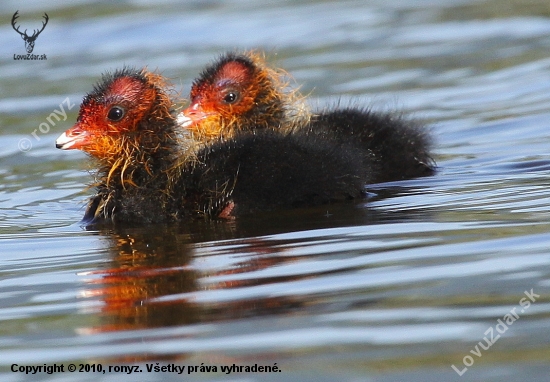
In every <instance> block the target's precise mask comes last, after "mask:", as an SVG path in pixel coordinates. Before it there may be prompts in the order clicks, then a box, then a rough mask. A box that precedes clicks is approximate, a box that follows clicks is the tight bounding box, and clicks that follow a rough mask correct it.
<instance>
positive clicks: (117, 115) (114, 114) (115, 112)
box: [107, 106, 125, 122]
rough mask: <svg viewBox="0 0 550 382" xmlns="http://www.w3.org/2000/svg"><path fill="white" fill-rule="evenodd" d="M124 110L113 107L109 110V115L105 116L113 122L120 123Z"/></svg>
mask: <svg viewBox="0 0 550 382" xmlns="http://www.w3.org/2000/svg"><path fill="white" fill-rule="evenodd" d="M124 114H125V113H124V109H123V108H121V107H120V106H113V107H112V108H111V110H109V113H108V114H107V118H109V119H110V120H111V121H113V122H117V121H120V120H121V119H122V117H124Z"/></svg>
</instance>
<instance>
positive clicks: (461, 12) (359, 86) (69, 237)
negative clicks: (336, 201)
mask: <svg viewBox="0 0 550 382" xmlns="http://www.w3.org/2000/svg"><path fill="white" fill-rule="evenodd" d="M21 3H22V2H16V1H4V2H2V4H1V5H0V14H1V16H2V17H1V20H2V23H1V25H0V47H1V49H0V53H1V54H0V73H1V78H0V89H1V92H0V126H1V129H0V179H1V180H0V321H1V324H0V372H1V379H2V380H6V381H19V380H27V379H29V380H60V381H61V380H83V381H85V380H93V381H97V380H101V381H111V380H117V381H121V380H128V381H130V380H131V381H134V380H183V379H184V378H185V379H186V380H189V379H191V380H212V381H253V380H270V381H281V380H305V381H335V380H344V381H452V380H465V381H503V380H508V381H518V380H524V381H543V380H548V374H549V372H550V367H549V366H548V365H549V364H550V350H549V349H550V347H549V343H550V212H549V210H550V191H549V186H550V175H549V174H550V150H549V149H550V133H549V132H550V56H549V52H550V5H549V4H550V3H549V2H548V1H543V0H533V1H529V2H524V1H507V2H501V1H496V0H488V1H474V0H462V1H460V0H459V1H456V0H453V1H450V0H438V1H434V0H422V1H413V0H403V1H393V2H388V1H374V0H373V1H339V2H336V1H334V2H331V1H324V2H312V1H277V2H270V3H266V4H261V3H258V2H256V1H247V0H242V1H224V2H222V1H208V2H202V1H187V2H183V4H182V3H180V2H176V1H169V0H167V1H161V2H149V1H141V0H135V1H127V2H118V3H115V2H112V3H109V2H97V3H96V2H90V1H79V2H76V3H74V2H69V1H53V2H52V1H48V2H40V1H37V2H33V3H32V4H31V2H25V3H24V4H21ZM16 10H19V13H20V19H19V21H20V23H21V25H22V26H23V28H28V29H29V30H32V29H33V27H34V28H37V27H38V26H39V25H40V20H41V17H42V15H43V13H44V12H47V13H48V15H49V23H48V25H47V26H46V28H45V29H44V31H43V32H42V34H41V35H40V36H39V37H38V38H37V40H36V46H35V51H34V53H35V54H46V55H47V60H46V61H18V60H14V59H13V56H14V54H23V53H24V52H25V47H24V42H23V41H22V40H21V38H20V37H19V36H18V35H17V33H15V31H14V30H13V29H12V27H11V25H10V24H9V20H10V19H11V17H12V15H13V13H14V12H15V11H16ZM37 23H38V25H35V24H37ZM252 48H256V49H262V50H265V51H267V52H268V57H269V61H270V62H271V63H273V65H276V66H280V67H283V68H285V69H286V70H287V71H288V72H289V73H291V74H292V76H293V77H294V79H295V81H296V86H301V90H302V92H304V93H305V94H309V99H310V103H311V105H312V107H314V108H320V107H324V106H327V105H334V104H336V103H338V102H340V104H344V105H345V104H350V103H351V104H353V105H357V104H359V105H370V106H371V107H372V108H374V109H375V110H393V109H395V110H398V111H400V112H403V113H405V114H407V115H412V116H414V117H415V118H418V119H421V120H424V121H425V122H426V124H427V126H428V128H430V129H431V130H432V132H433V135H434V137H435V139H436V141H437V146H436V159H437V162H438V164H439V167H440V168H439V172H438V174H437V175H435V176H433V177H430V178H423V179H416V180H411V181H404V182H395V183H391V184H380V185H372V186H369V187H368V190H369V191H370V195H371V197H370V198H369V199H368V200H366V201H362V202H360V203H355V204H343V205H332V206H328V207H327V206H325V207H322V208H314V209H308V210H300V211H285V212H282V213H271V214H258V215H257V216H252V217H247V218H243V219H240V220H237V221H234V222H189V223H186V224H182V225H178V226H159V227H136V228H119V229H116V230H115V229H108V228H105V229H99V230H86V229H84V228H83V227H81V226H80V225H79V224H78V222H79V220H80V218H81V217H82V214H83V206H84V204H85V201H86V198H87V196H88V195H89V193H90V191H83V190H84V188H85V186H86V185H87V184H88V183H89V182H90V177H89V174H88V173H87V171H86V169H87V165H86V157H85V156H84V155H83V154H82V153H79V152H71V151H69V152H62V151H60V150H56V149H55V147H54V141H55V138H56V137H57V136H58V135H59V134H60V133H61V132H63V131H64V130H66V129H67V128H68V127H70V126H71V125H72V123H74V121H75V118H76V112H77V107H73V108H71V110H69V111H68V115H67V119H66V120H63V119H61V120H60V121H57V120H55V119H52V118H50V119H49V120H48V119H47V118H48V116H49V115H50V113H52V112H53V111H54V110H56V109H59V108H60V105H64V107H65V109H67V108H69V106H70V105H74V104H76V105H78V104H79V103H80V101H81V99H82V96H83V95H84V94H85V93H86V92H87V91H89V90H91V88H92V84H93V83H94V82H95V81H96V80H97V79H98V77H99V76H100V74H101V73H102V72H104V71H106V70H112V69H115V68H119V67H121V66H123V65H132V66H138V67H141V66H148V67H149V68H152V69H158V70H159V71H161V72H162V73H163V74H164V75H166V76H168V77H170V78H172V79H173V81H174V82H175V83H176V85H177V88H178V90H180V91H181V92H182V94H184V95H185V94H186V93H188V91H189V87H190V84H191V82H192V80H193V78H195V77H196V76H197V74H198V73H199V71H200V70H201V68H202V67H204V65H206V64H207V63H209V62H210V61H211V60H212V59H213V58H215V57H216V56H217V55H218V54H220V53H221V52H223V51H225V50H228V49H252ZM526 293H527V294H526ZM499 320H500V321H499ZM156 362H158V363H159V366H167V365H169V364H174V365H178V366H187V367H188V366H200V365H201V364H202V365H203V366H217V368H218V371H217V372H206V371H204V369H203V371H202V372H201V369H200V367H198V368H197V370H196V372H194V373H193V374H191V375H188V371H187V369H186V370H185V371H184V374H183V376H182V375H177V374H176V373H169V372H165V373H155V372H148V371H147V365H148V364H155V363H156ZM53 363H57V364H58V365H61V364H63V365H64V367H65V372H63V373H56V374H52V375H48V374H43V373H42V374H36V375H34V376H33V375H31V376H26V375H25V374H24V373H19V372H12V371H11V369H12V365H13V364H18V365H44V364H47V365H50V364H53ZM70 364H75V365H80V364H86V365H89V366H88V367H91V366H94V367H99V366H98V365H99V364H101V365H102V366H103V370H107V372H106V373H103V372H102V371H101V372H96V373H93V372H92V371H90V372H84V373H78V371H77V372H75V373H69V372H68V371H67V368H68V366H69V365H70ZM233 364H235V365H242V366H246V365H254V364H258V365H264V366H271V367H273V366H274V365H275V364H276V366H277V368H278V369H279V370H280V372H277V373H260V372H248V373H247V372H244V371H243V372H241V373H231V374H227V373H224V372H222V371H221V370H220V368H221V366H222V365H223V366H231V365H233ZM127 365H131V366H138V367H139V368H141V370H142V373H140V374H138V375H128V374H123V373H115V372H114V370H115V369H112V370H111V372H109V371H108V367H109V366H111V367H112V366H117V367H119V366H127ZM453 366H454V368H453ZM455 369H456V370H455ZM89 370H90V369H89ZM116 370H119V371H120V368H119V369H116ZM459 373H462V376H461V377H460V376H459Z"/></svg>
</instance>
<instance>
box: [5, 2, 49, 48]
mask: <svg viewBox="0 0 550 382" xmlns="http://www.w3.org/2000/svg"><path fill="white" fill-rule="evenodd" d="M18 13H19V11H16V12H15V13H14V14H13V17H12V18H11V26H12V27H13V29H15V31H16V32H17V33H19V34H20V35H21V38H22V39H23V40H25V49H27V53H32V50H33V49H34V42H35V41H36V38H37V37H38V35H39V34H40V33H42V31H43V30H44V28H45V27H46V24H48V20H49V18H48V14H47V13H46V12H44V19H46V22H43V23H42V29H40V30H37V29H34V30H33V34H32V36H29V35H27V30H26V29H25V32H23V33H21V32H20V31H19V27H16V26H15V21H16V20H17V18H18V17H19V15H18Z"/></svg>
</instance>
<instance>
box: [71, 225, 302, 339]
mask: <svg viewBox="0 0 550 382" xmlns="http://www.w3.org/2000/svg"><path fill="white" fill-rule="evenodd" d="M218 227H220V226H218ZM221 227H222V228H224V227H225V228H226V226H224V225H222V226H221ZM183 231H185V230H183ZM102 235H103V237H105V238H106V239H107V241H108V245H109V251H110V253H111V261H110V264H109V265H108V267H107V269H105V270H97V271H92V272H86V273H83V274H81V276H84V278H85V282H86V283H87V286H86V288H85V289H84V290H83V291H82V293H81V295H82V296H83V297H85V298H87V299H89V300H92V301H94V300H100V302H101V306H100V308H99V312H98V313H99V315H100V317H101V320H100V322H101V323H100V325H98V326H96V327H89V328H82V329H81V330H80V332H81V333H97V332H108V331H120V330H136V329H145V328H157V327H169V326H181V325H190V324H194V323H203V322H215V321H220V320H228V319H235V318H241V317H247V316H252V315H265V314H277V313H282V312H286V311H288V310H289V309H293V308H297V307H300V306H301V305H302V302H300V301H297V300H296V299H295V298H293V297H278V298H261V297H260V298H252V299H242V298H234V299H231V301H229V302H227V301H216V300H217V299H216V298H214V299H213V300H212V298H210V297H208V298H206V299H205V298H204V293H209V292H214V291H216V290H220V289H232V288H244V287H253V286H255V285H260V284H269V283H272V282H273V281H274V280H271V279H256V278H245V279H244V280H243V279H241V278H240V277H233V275H234V274H243V273H247V272H254V271H258V270H261V269H265V268H269V267H272V266H274V265H276V264H279V263H281V262H288V261H294V260H295V259H293V258H292V257H288V256H280V255H279V252H280V249H278V248H275V247H271V246H269V245H266V243H265V242H263V241H262V240H261V239H243V240H242V241H241V240H239V241H238V243H239V245H237V246H236V248H237V249H236V250H237V251H239V254H240V256H239V257H240V259H239V260H238V262H236V263H231V264H230V265H228V266H225V267H222V268H220V267H219V265H218V262H217V261H216V259H217V257H216V256H215V255H210V254H197V250H196V248H197V245H196V244H192V242H191V239H190V235H189V234H180V233H178V231H177V229H176V228H159V229H154V228H152V227H148V228H147V229H143V228H133V229H129V228H126V229H123V228H120V229H118V230H117V232H115V233H113V232H112V231H107V230H106V231H105V232H102ZM243 247H245V248H244V249H243ZM243 251H246V252H250V253H249V256H248V253H245V254H243ZM222 256H223V257H224V258H226V259H227V258H228V257H229V258H230V257H231V254H230V253H223V254H222ZM213 259H214V262H215V263H216V264H213V263H212V264H213V267H212V268H211V269H205V268H204V264H203V263H205V262H206V264H207V265H208V264H210V263H211V262H212V261H213ZM226 261H227V260H226ZM207 268H208V267H207ZM235 295H238V293H235ZM94 313H95V312H94Z"/></svg>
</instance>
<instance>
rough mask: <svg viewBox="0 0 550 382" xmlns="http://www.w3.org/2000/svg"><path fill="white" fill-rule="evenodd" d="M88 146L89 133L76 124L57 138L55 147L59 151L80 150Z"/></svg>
mask: <svg viewBox="0 0 550 382" xmlns="http://www.w3.org/2000/svg"><path fill="white" fill-rule="evenodd" d="M89 144H90V133H88V132H87V131H85V130H83V129H82V128H81V127H80V125H79V124H78V123H77V124H76V125H74V126H73V127H71V128H70V129H69V130H67V131H65V132H64V133H63V134H61V135H60V136H59V138H57V140H56V141H55V147H57V148H58V149H61V150H73V149H81V148H82V147H84V146H87V145H89Z"/></svg>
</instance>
